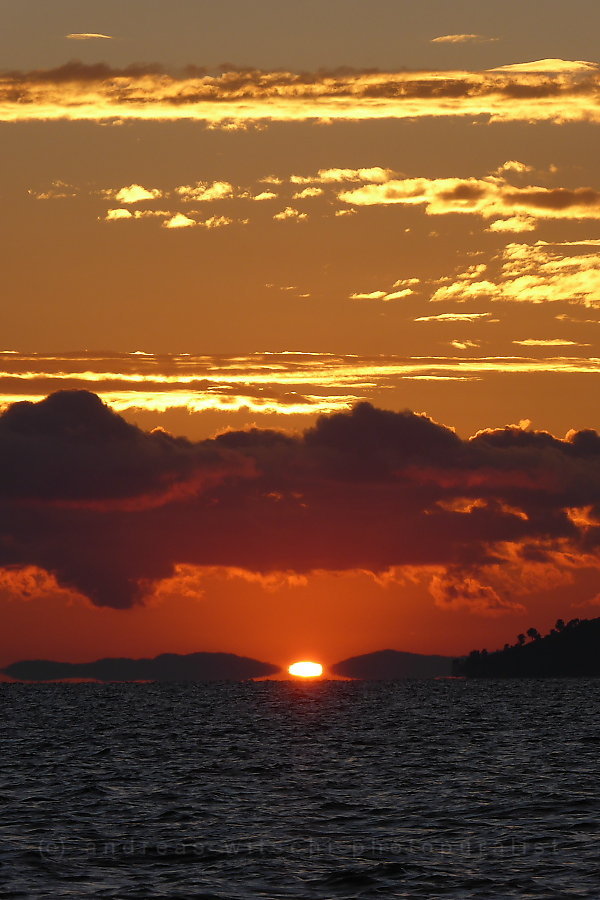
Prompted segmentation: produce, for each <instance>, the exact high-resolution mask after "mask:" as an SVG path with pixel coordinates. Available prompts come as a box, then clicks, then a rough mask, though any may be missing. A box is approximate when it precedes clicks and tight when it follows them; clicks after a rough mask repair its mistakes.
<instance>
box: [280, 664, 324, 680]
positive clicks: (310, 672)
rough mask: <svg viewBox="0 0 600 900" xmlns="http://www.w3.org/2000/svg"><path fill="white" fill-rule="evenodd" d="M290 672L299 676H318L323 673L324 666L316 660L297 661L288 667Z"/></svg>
mask: <svg viewBox="0 0 600 900" xmlns="http://www.w3.org/2000/svg"><path fill="white" fill-rule="evenodd" d="M288 672H289V673H290V675H295V676H296V677H299V678H318V677H319V675H322V674H323V666H322V665H321V664H320V663H315V662H307V661H304V662H297V663H293V665H291V666H290V667H289V668H288Z"/></svg>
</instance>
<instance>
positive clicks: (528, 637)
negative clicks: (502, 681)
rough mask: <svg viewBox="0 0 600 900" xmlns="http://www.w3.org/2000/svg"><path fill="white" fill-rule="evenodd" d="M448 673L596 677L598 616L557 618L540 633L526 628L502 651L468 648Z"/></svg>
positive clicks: (599, 637)
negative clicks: (590, 617)
mask: <svg viewBox="0 0 600 900" xmlns="http://www.w3.org/2000/svg"><path fill="white" fill-rule="evenodd" d="M452 673H453V674H454V675H465V676H466V677H467V678H562V677H573V676H575V677H581V676H588V677H589V676H595V675H598V676H600V618H598V619H571V621H570V622H566V623H565V622H564V621H563V620H562V619H559V620H558V621H557V623H556V625H555V627H554V628H552V629H551V630H550V632H549V633H548V634H546V635H544V636H542V635H541V634H540V632H539V631H538V630H537V628H530V629H529V630H528V631H527V633H526V634H520V635H518V637H517V642H516V644H512V645H511V644H505V645H504V649H503V650H496V651H494V652H493V653H488V651H487V650H472V651H471V653H470V654H469V655H468V656H466V657H463V658H461V659H455V660H454V661H453V664H452Z"/></svg>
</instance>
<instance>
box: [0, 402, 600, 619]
mask: <svg viewBox="0 0 600 900" xmlns="http://www.w3.org/2000/svg"><path fill="white" fill-rule="evenodd" d="M0 453H1V455H2V458H3V460H4V461H5V463H4V466H3V469H2V473H1V475H0V496H1V498H2V508H3V512H4V527H3V535H2V543H1V544H0V566H2V568H3V570H4V572H3V581H2V585H3V589H4V590H9V591H10V585H11V579H12V580H13V582H14V590H15V592H18V585H19V579H20V577H21V574H22V573H23V571H24V570H25V571H29V572H31V571H32V567H33V569H36V568H37V569H40V570H44V571H46V572H47V573H49V574H50V575H51V576H52V577H53V578H54V579H55V580H56V583H57V584H58V585H60V586H61V587H62V588H63V589H67V590H71V591H74V592H76V593H78V594H80V595H84V596H86V597H88V598H89V599H91V600H92V601H93V602H94V603H95V604H97V605H100V606H112V607H116V608H126V607H129V606H131V605H132V604H135V603H138V602H141V601H142V600H143V597H144V596H145V595H147V594H151V593H152V592H153V591H154V590H155V589H156V587H157V585H159V584H160V582H161V581H163V580H164V579H173V578H174V576H175V587H173V584H171V588H170V589H171V590H173V589H175V590H176V575H177V572H178V571H181V567H182V566H188V567H189V566H192V567H199V568H203V567H204V568H206V567H225V568H230V569H235V570H244V571H246V572H249V573H255V574H259V575H261V576H268V575H270V574H272V573H281V572H284V573H291V574H292V575H294V576H296V575H306V574H309V573H311V572H315V571H323V570H326V571H344V570H346V571H348V570H351V571H356V570H360V571H364V572H370V573H371V574H372V575H373V576H374V577H387V578H395V577H399V578H400V577H402V574H401V573H402V572H403V571H405V570H407V569H410V570H411V571H413V572H420V573H421V574H423V575H426V576H427V577H429V578H431V593H432V596H433V598H434V601H435V602H436V604H437V605H438V606H440V607H442V608H444V609H448V610H452V609H460V608H466V609H468V610H470V611H472V612H474V613H477V614H483V615H501V614H503V613H506V612H511V611H515V610H517V609H520V608H521V607H520V604H519V602H518V600H517V599H516V597H517V596H518V594H519V592H520V591H523V590H526V589H527V587H526V586H527V584H528V581H529V582H531V581H534V582H535V583H536V584H539V582H540V577H541V575H540V572H542V573H543V574H544V577H555V576H556V577H564V573H565V572H567V573H568V572H572V571H574V570H576V569H577V568H582V567H588V568H589V567H592V568H597V567H598V562H599V558H598V545H599V540H600V436H598V434H597V433H596V432H594V431H589V430H588V431H581V432H577V433H572V434H569V435H568V437H567V438H566V439H564V440H559V439H557V438H555V437H553V436H552V435H550V434H548V433H546V432H536V431H528V430H523V429H522V428H521V427H515V426H511V427H508V428H504V429H500V430H490V431H484V432H481V433H479V434H477V435H476V436H475V437H473V438H471V439H470V440H462V439H461V438H459V437H458V436H457V435H456V434H455V433H454V432H453V431H452V430H451V429H449V428H447V427H444V426H442V425H438V424H436V423H435V422H433V421H432V420H431V419H429V418H427V417H425V416H423V415H415V414H414V413H411V412H400V413H395V412H389V411H384V410H379V409H377V408H375V407H373V406H371V405H370V404H367V403H363V404H359V405H357V406H356V407H355V408H354V409H353V410H352V411H350V412H347V413H338V414H334V415H332V416H329V417H322V418H320V419H319V420H318V421H317V423H316V425H315V426H314V427H313V428H310V429H308V430H307V431H305V432H304V433H303V434H301V435H296V436H293V435H289V434H286V433H283V432H278V431H272V430H259V429H251V430H247V431H238V432H227V433H225V434H223V435H220V436H219V437H217V438H214V439H211V440H205V441H201V442H197V443H193V442H190V441H187V440H184V439H176V438H173V437H171V436H169V435H166V434H165V433H164V432H153V433H146V432H143V431H141V430H140V429H138V428H136V427H135V426H132V425H128V424H127V423H125V422H124V421H123V420H122V419H121V418H120V417H119V416H118V415H116V414H115V413H113V412H111V411H110V410H109V409H107V408H106V407H105V406H103V405H102V404H101V403H100V401H99V400H98V398H97V397H96V396H95V395H93V394H89V393H87V392H62V393H57V394H54V395H52V396H51V397H49V398H48V399H47V400H44V401H43V402H41V403H38V404H28V403H20V404H16V405H14V406H13V407H11V408H9V409H8V410H7V411H6V412H5V413H4V415H3V416H2V417H1V418H0ZM548 572H550V573H551V574H550V575H549V574H548ZM552 573H554V574H552ZM557 573H558V574H557ZM34 583H35V580H34V581H32V580H31V578H29V579H28V584H29V585H31V584H34ZM40 583H41V584H42V587H41V588H40V589H42V590H47V589H48V588H47V585H46V586H44V583H43V580H42V582H40Z"/></svg>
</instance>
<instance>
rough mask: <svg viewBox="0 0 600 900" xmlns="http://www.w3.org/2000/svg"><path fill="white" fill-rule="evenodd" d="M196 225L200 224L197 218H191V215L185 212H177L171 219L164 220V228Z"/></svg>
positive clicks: (192, 226)
mask: <svg viewBox="0 0 600 900" xmlns="http://www.w3.org/2000/svg"><path fill="white" fill-rule="evenodd" d="M196 225H198V222H196V220H195V219H190V217H189V216H184V214H183V213H175V215H173V216H171V218H170V219H167V220H166V222H163V227H164V228H194V227H195V226H196Z"/></svg>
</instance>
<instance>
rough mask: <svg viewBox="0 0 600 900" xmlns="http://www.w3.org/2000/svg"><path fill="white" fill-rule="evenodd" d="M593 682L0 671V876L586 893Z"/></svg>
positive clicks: (37, 882)
mask: <svg viewBox="0 0 600 900" xmlns="http://www.w3.org/2000/svg"><path fill="white" fill-rule="evenodd" d="M599 689H600V682H598V681H593V680H589V681H587V680H579V681H577V680H570V681H569V680H551V681H522V682H499V681H494V682H460V681H406V682H394V683H368V682H354V683H348V682H321V683H312V684H311V683H308V684H291V683H275V682H273V683H268V682H262V683H260V682H258V683H241V684H225V683H217V684H170V685H166V684H140V685H131V684H130V685H127V684H109V685H93V684H56V685H47V684H44V685H19V684H4V685H0V700H1V703H2V707H3V710H4V712H5V713H6V717H5V718H6V722H7V724H6V725H5V726H4V727H3V729H2V731H1V740H0V743H1V748H0V749H1V751H2V757H1V758H2V770H1V771H2V775H1V779H0V825H1V836H2V842H1V844H0V896H1V897H3V898H4V897H27V898H30V897H35V898H37V897H53V898H63V897H65V898H66V897H69V898H79V897H112V898H130V897H131V898H148V897H181V898H186V900H187V898H194V897H196V898H201V897H202V898H227V900H237V898H240V900H242V898H244V900H245V898H254V897H261V898H268V900H275V898H288V897H295V898H302V900H309V898H319V900H328V898H356V897H386V898H387V897H410V898H412V897H427V898H431V897H448V898H472V897H473V898H475V897H479V898H490V897H499V898H509V897H521V898H526V897H544V898H552V900H560V898H576V897H590V898H598V897H600V858H599V855H598V839H599V831H600V824H599V822H600V815H599V813H600V803H599V801H598V754H599V751H600V721H599V719H598V713H599V711H600V705H599V702H598V697H599Z"/></svg>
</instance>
